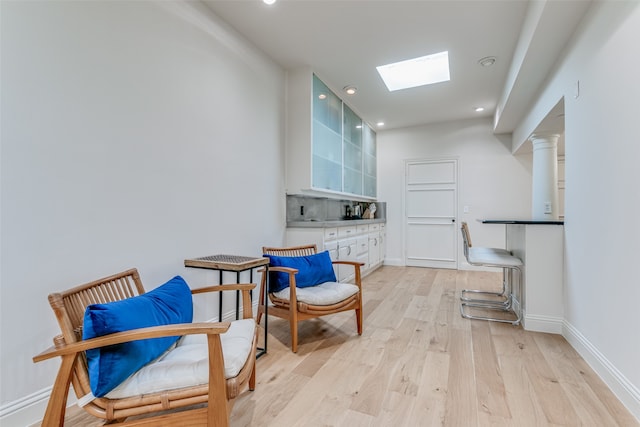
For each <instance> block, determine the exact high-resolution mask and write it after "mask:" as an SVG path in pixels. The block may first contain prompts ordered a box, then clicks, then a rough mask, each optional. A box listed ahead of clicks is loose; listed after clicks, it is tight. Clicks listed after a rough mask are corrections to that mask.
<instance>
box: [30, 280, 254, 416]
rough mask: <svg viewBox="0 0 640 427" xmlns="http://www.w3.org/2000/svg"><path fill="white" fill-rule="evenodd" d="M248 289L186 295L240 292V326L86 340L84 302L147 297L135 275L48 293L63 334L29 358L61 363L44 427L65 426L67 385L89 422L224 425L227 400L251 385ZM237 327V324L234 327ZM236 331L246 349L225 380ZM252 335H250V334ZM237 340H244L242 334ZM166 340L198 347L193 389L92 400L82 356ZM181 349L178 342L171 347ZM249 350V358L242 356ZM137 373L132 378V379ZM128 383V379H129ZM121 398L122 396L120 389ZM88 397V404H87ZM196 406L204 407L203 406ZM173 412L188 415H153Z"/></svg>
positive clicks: (173, 328) (185, 327) (183, 327)
mask: <svg viewBox="0 0 640 427" xmlns="http://www.w3.org/2000/svg"><path fill="white" fill-rule="evenodd" d="M254 287H255V285H254V284H238V285H213V286H208V287H202V288H198V289H193V290H191V293H192V294H201V293H207V292H220V291H241V292H242V304H243V319H242V320H239V321H235V322H231V323H228V322H227V323H218V322H201V323H181V324H169V325H164V326H153V327H146V328H141V329H134V330H129V331H125V332H118V333H113V334H110V335H104V336H101V337H98V338H92V339H88V340H83V339H82V330H83V318H84V314H85V310H86V308H87V306H89V305H90V304H104V303H110V302H115V301H123V300H125V299H128V298H133V297H136V296H140V295H143V294H145V290H144V287H143V286H142V282H141V280H140V276H139V274H138V271H137V270H136V269H130V270H127V271H124V272H122V273H118V274H115V275H112V276H109V277H105V278H103V279H99V280H96V281H93V282H90V283H87V284H84V285H81V286H78V287H75V288H72V289H69V290H67V291H64V292H60V293H54V294H51V295H49V302H50V305H51V308H52V309H53V311H54V313H55V316H56V318H57V320H58V324H59V326H60V329H61V334H60V335H58V336H56V337H55V338H54V347H53V348H51V349H49V350H47V351H45V352H43V353H41V354H39V355H38V356H35V357H34V362H39V361H42V360H47V359H50V358H54V357H57V356H60V357H61V358H62V363H61V366H60V368H59V371H58V375H57V378H56V380H55V383H54V386H53V390H52V393H51V397H50V399H49V403H48V406H47V410H46V413H45V417H44V420H43V424H42V425H43V426H62V425H64V416H65V408H66V402H67V394H68V392H69V385H70V384H73V389H74V391H75V394H76V396H77V398H78V400H79V402H82V401H86V402H84V403H85V404H84V406H83V409H84V410H85V411H86V412H88V413H89V414H91V415H93V416H95V417H98V418H101V419H104V420H106V421H107V423H108V424H115V425H120V424H122V425H127V426H129V425H147V426H156V425H163V426H164V425H175V426H185V425H202V426H205V425H206V426H227V425H228V422H229V412H230V411H231V408H232V405H233V399H234V398H235V397H236V396H238V395H239V394H240V391H241V390H242V389H243V388H244V386H246V385H248V387H249V389H250V390H253V389H254V387H255V353H256V344H257V333H256V331H257V328H255V320H254V319H253V313H252V308H251V299H250V298H251V297H250V291H251V289H253V288H254ZM187 292H188V291H187ZM236 322H243V323H237V324H236V325H234V323H236ZM251 324H253V326H252V325H251ZM234 327H235V328H236V330H237V328H240V327H245V332H243V333H244V335H245V336H244V337H243V338H244V339H245V341H248V343H250V345H251V347H250V348H249V349H245V350H246V351H245V355H244V356H242V357H243V358H242V359H241V360H240V363H238V360H231V362H234V363H235V365H237V366H238V369H237V372H235V373H232V374H229V372H227V371H228V369H229V366H225V364H226V363H228V362H230V359H229V358H230V357H233V355H229V354H227V351H226V346H225V344H224V340H225V337H224V336H223V334H225V333H231V331H232V330H233V329H234ZM252 328H253V329H252ZM252 330H253V332H251V331H252ZM198 334H199V335H198ZM203 335H204V337H203ZM239 335H242V333H240V334H239ZM170 336H183V339H192V341H191V342H190V345H199V346H200V347H199V350H201V353H203V354H199V355H198V357H201V359H200V360H204V361H205V362H206V360H207V359H208V363H202V365H204V366H203V370H202V371H203V372H202V373H201V374H202V375H201V376H200V378H199V380H200V382H199V383H197V384H192V385H189V386H181V387H179V388H169V389H165V390H160V391H154V392H149V393H142V394H132V395H128V396H119V397H116V398H111V397H109V394H107V395H106V396H104V397H97V398H92V395H91V387H90V379H89V373H88V366H87V357H86V353H85V351H86V350H89V349H93V348H104V347H106V346H113V345H116V344H121V343H127V342H131V341H136V340H142V339H148V338H159V337H170ZM193 340H195V341H193ZM198 340H199V341H198ZM178 342H180V341H178ZM179 346H180V344H177V345H175V347H174V348H178V347H179ZM246 347H248V345H247V346H246ZM168 351H169V350H168ZM170 351H173V350H170ZM247 351H248V355H246V352H247ZM229 353H232V351H229ZM245 358H246V360H245ZM159 359H161V358H159ZM164 360H166V358H165V359H164ZM243 362H244V363H243ZM155 363H157V361H155V360H154V361H153V362H151V363H149V365H152V364H155ZM149 365H147V366H149ZM147 366H145V367H144V368H142V369H141V371H142V370H143V369H146V368H147ZM225 368H226V369H225ZM156 369H157V368H156ZM160 373H161V374H162V370H160ZM135 375H137V373H136V374H134V375H133V376H135ZM133 376H132V377H133ZM129 380H130V379H127V381H129ZM196 382H198V381H196ZM120 393H121V394H126V392H124V391H122V392H120ZM87 397H89V398H88V399H87ZM198 404H200V405H198ZM202 404H206V405H204V407H203V405H202ZM194 405H195V406H194ZM189 407H190V408H189ZM177 408H189V409H188V410H181V411H173V412H171V411H169V413H163V414H158V412H159V411H167V410H172V409H177ZM151 415H154V416H151ZM129 417H134V419H129V420H127V418H129Z"/></svg>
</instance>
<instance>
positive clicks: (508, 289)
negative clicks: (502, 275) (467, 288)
mask: <svg viewBox="0 0 640 427" xmlns="http://www.w3.org/2000/svg"><path fill="white" fill-rule="evenodd" d="M505 269H508V270H510V271H509V275H508V277H509V280H508V282H507V283H506V285H505V293H506V295H507V299H506V301H505V302H504V303H503V304H500V305H497V304H491V303H487V302H486V301H479V302H473V301H463V302H462V303H461V304H460V314H461V315H462V317H464V318H466V319H475V320H487V321H491V322H502V323H510V324H512V325H519V324H520V321H521V320H522V318H521V313H520V309H516V308H514V304H513V302H514V298H515V297H514V293H513V274H512V272H513V270H516V271H517V273H518V274H517V276H518V283H520V280H521V278H522V270H521V269H520V268H519V267H508V268H505ZM467 307H469V308H482V309H486V310H493V311H500V312H512V313H513V314H515V316H516V319H515V320H509V319H501V318H499V317H493V316H479V315H473V314H470V313H468V311H467V310H465V308H467Z"/></svg>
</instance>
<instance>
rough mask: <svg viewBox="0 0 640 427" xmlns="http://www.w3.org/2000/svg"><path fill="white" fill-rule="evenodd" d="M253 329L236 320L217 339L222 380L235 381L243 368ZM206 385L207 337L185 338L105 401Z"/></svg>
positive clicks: (251, 322)
mask: <svg viewBox="0 0 640 427" xmlns="http://www.w3.org/2000/svg"><path fill="white" fill-rule="evenodd" d="M255 328H256V322H255V320H254V319H243V320H236V321H233V322H231V326H230V327H229V330H228V331H227V332H225V333H224V334H221V335H220V341H221V342H222V353H223V357H224V375H225V378H233V377H235V376H236V375H238V373H239V372H240V370H241V369H242V367H243V366H244V364H245V362H246V361H247V357H249V354H250V353H251V348H252V344H253V337H254V333H255ZM208 382H209V352H208V349H207V336H206V335H204V334H198V335H187V336H184V337H182V338H181V339H180V340H178V342H177V344H176V346H175V347H172V348H170V349H169V350H167V351H166V352H165V353H164V354H163V355H162V356H160V357H159V358H157V359H156V360H154V361H153V362H150V363H148V364H147V365H145V366H143V367H142V368H141V369H140V370H138V371H137V372H136V373H135V374H133V375H132V376H130V377H129V378H127V379H126V380H125V381H124V382H123V383H121V384H120V385H119V386H118V387H116V388H115V389H113V390H111V391H110V392H109V393H107V395H106V397H108V398H110V399H118V398H123V397H129V396H137V395H141V394H148V393H154V392H158V391H163V390H172V389H177V388H183V387H190V386H194V385H199V384H207V383H208Z"/></svg>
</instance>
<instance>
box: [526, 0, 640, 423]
mask: <svg viewBox="0 0 640 427" xmlns="http://www.w3.org/2000/svg"><path fill="white" fill-rule="evenodd" d="M638 40H640V3H638V2H636V1H606V2H594V4H593V5H592V7H591V9H590V11H589V12H588V14H587V16H586V17H585V19H584V20H583V22H582V25H581V28H580V29H579V30H578V32H577V34H576V37H575V39H574V40H573V42H572V44H571V46H570V49H569V51H568V54H567V55H566V57H565V58H564V60H563V61H562V62H561V63H560V64H559V65H558V67H557V70H556V71H555V73H554V74H553V75H552V76H551V78H550V80H549V81H548V83H547V85H546V87H545V88H544V89H543V90H542V91H541V93H540V96H539V98H538V99H537V100H536V102H535V105H534V106H533V108H532V110H531V111H530V112H529V114H528V115H527V116H526V117H525V118H524V119H523V120H522V122H521V123H520V125H519V127H518V128H517V129H516V131H515V132H514V144H515V145H516V146H517V145H518V144H521V143H522V142H523V141H524V140H525V139H526V138H527V136H528V135H529V133H530V132H531V131H532V130H533V128H534V127H535V126H536V124H537V123H539V121H540V120H541V118H542V117H543V116H544V115H545V114H546V113H547V112H548V111H549V109H550V107H551V106H553V105H554V104H555V102H554V100H555V101H557V100H559V99H561V98H562V97H564V99H565V129H566V131H565V145H566V147H565V153H566V155H565V159H566V163H565V167H566V169H565V184H566V189H565V260H566V264H565V283H564V285H565V304H566V305H565V310H564V311H565V313H566V318H565V330H564V333H563V334H564V335H565V337H567V339H568V340H569V341H570V342H571V343H572V344H573V345H574V346H575V347H576V348H577V349H578V350H579V351H580V352H581V354H582V355H583V357H585V359H586V360H587V361H588V362H589V363H590V364H591V365H592V366H593V367H594V368H595V369H596V371H597V372H598V373H599V374H600V375H601V376H602V377H603V379H605V381H607V383H608V385H609V386H610V387H611V388H612V389H613V391H614V392H615V393H616V394H618V396H619V397H620V398H621V400H622V401H623V402H624V403H625V404H626V405H627V407H628V408H629V409H630V410H631V411H632V412H633V413H634V415H635V416H636V417H637V418H639V419H640V368H638V360H640V339H639V338H638V330H639V329H640V318H639V317H638V314H637V313H638V301H640V286H639V284H638V269H637V262H638V258H639V256H640V250H638V241H639V240H640V228H638V227H637V222H638V221H637V216H638V212H640V191H638V188H637V185H638V183H640V168H638V159H640V145H639V144H638V117H640V107H639V106H638V99H639V98H640V84H638V76H639V75H640V56H639V55H638V54H637V52H638ZM578 81H579V82H580V85H579V86H580V94H579V96H578V97H577V98H575V88H576V82H578Z"/></svg>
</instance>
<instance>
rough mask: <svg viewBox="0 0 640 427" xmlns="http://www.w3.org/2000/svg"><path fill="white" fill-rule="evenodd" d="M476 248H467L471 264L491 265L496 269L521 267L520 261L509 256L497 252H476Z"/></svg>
mask: <svg viewBox="0 0 640 427" xmlns="http://www.w3.org/2000/svg"><path fill="white" fill-rule="evenodd" d="M476 249H479V248H476V247H471V248H469V256H468V261H469V263H471V264H482V265H492V266H496V267H500V266H505V267H517V266H520V265H522V260H521V259H520V258H518V257H516V256H513V255H510V254H500V253H498V252H490V251H478V250H476Z"/></svg>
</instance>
